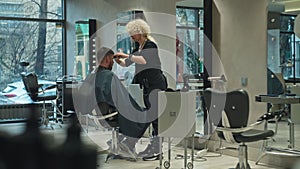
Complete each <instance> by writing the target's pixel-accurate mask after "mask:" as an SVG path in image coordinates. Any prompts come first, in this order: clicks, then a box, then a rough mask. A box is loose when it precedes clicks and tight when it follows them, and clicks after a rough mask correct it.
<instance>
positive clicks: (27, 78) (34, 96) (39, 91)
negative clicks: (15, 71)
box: [21, 73, 62, 129]
mask: <svg viewBox="0 0 300 169" xmlns="http://www.w3.org/2000/svg"><path fill="white" fill-rule="evenodd" d="M21 77H22V81H23V84H24V87H25V90H26V91H27V94H28V95H29V97H30V98H31V100H32V101H33V102H41V101H42V104H43V108H42V118H41V124H42V125H45V126H46V127H48V124H50V127H51V128H52V129H54V128H53V126H52V125H53V124H55V123H58V119H57V118H56V115H57V114H56V111H59V109H58V107H57V106H56V104H55V102H54V100H56V99H57V98H58V96H57V93H56V92H49V91H48V90H50V89H53V88H56V85H51V86H49V87H47V88H43V84H39V83H38V78H37V75H36V74H35V73H22V74H21ZM47 91H48V92H47ZM49 102H50V103H51V105H52V107H53V110H48V109H47V108H46V104H47V103H49ZM49 114H50V115H49ZM49 116H52V117H53V118H54V120H55V123H54V122H52V121H50V119H49ZM59 126H60V127H62V126H61V125H59Z"/></svg>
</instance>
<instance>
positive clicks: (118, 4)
mask: <svg viewBox="0 0 300 169" xmlns="http://www.w3.org/2000/svg"><path fill="white" fill-rule="evenodd" d="M158 4H159V5H158ZM175 4H176V0H164V1H161V0H151V1H149V0H122V1H118V0H89V1H88V2H86V1H82V0H72V1H67V27H66V28H67V74H72V73H73V66H74V55H75V53H74V49H75V48H74V47H75V22H76V21H78V20H83V19H88V18H90V19H96V20H97V22H98V31H97V37H98V35H100V36H99V38H98V40H99V43H98V44H99V46H107V47H115V46H116V21H115V19H116V18H117V13H119V12H123V11H129V10H143V11H144V13H145V16H146V20H147V21H148V23H149V25H150V27H151V29H152V32H153V36H154V38H155V39H156V41H157V43H158V46H159V49H160V57H161V61H162V68H163V70H164V71H165V72H167V73H168V74H171V76H172V77H173V78H174V79H175V77H176V76H175V74H176V56H175V38H176V18H175V9H176V5H175ZM169 83H170V84H175V83H173V82H169ZM174 87H175V86H174Z"/></svg>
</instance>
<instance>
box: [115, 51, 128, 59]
mask: <svg viewBox="0 0 300 169" xmlns="http://www.w3.org/2000/svg"><path fill="white" fill-rule="evenodd" d="M128 56H129V55H128V54H125V53H122V52H117V53H116V54H115V55H114V58H128Z"/></svg>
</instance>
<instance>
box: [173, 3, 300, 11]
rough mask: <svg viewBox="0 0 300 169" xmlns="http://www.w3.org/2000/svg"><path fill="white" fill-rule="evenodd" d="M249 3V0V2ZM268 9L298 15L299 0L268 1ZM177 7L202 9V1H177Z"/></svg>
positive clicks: (299, 8) (299, 9)
mask: <svg viewBox="0 0 300 169" xmlns="http://www.w3.org/2000/svg"><path fill="white" fill-rule="evenodd" d="M249 1H250V0H249ZM268 3H269V9H272V10H273V11H274V10H275V11H278V12H284V13H290V14H298V13H300V0H268ZM176 5H177V6H186V7H203V0H177V3H176Z"/></svg>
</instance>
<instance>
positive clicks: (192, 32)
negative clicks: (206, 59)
mask: <svg viewBox="0 0 300 169" xmlns="http://www.w3.org/2000/svg"><path fill="white" fill-rule="evenodd" d="M176 38H177V40H176V56H177V65H176V67H177V68H176V69H177V82H179V83H181V82H183V75H184V74H197V73H202V72H203V10H202V9H198V8H184V7H177V8H176Z"/></svg>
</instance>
